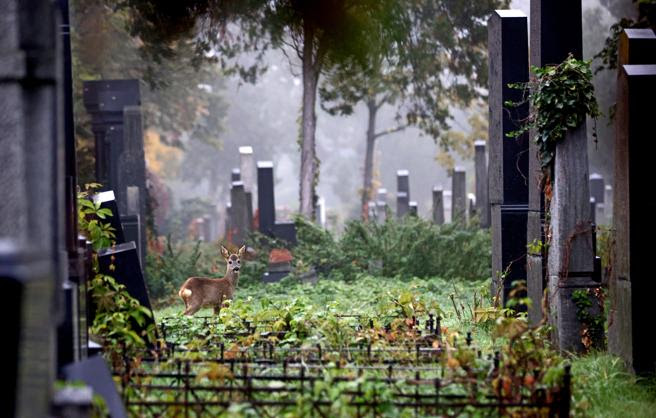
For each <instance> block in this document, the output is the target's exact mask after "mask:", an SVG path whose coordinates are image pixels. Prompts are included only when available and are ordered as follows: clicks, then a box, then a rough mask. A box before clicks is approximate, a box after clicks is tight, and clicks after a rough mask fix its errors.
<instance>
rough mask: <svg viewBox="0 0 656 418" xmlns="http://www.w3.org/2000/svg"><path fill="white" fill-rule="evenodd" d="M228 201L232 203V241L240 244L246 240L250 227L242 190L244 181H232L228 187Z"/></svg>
mask: <svg viewBox="0 0 656 418" xmlns="http://www.w3.org/2000/svg"><path fill="white" fill-rule="evenodd" d="M230 202H231V203H232V208H231V226H232V242H233V243H234V244H236V245H239V246H241V245H243V244H244V243H245V242H246V238H247V237H248V234H249V232H250V229H251V228H250V223H249V219H250V217H249V216H248V202H247V197H246V192H245V191H244V183H242V182H241V181H233V182H232V187H231V188H230Z"/></svg>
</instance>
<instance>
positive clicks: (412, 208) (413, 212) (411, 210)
mask: <svg viewBox="0 0 656 418" xmlns="http://www.w3.org/2000/svg"><path fill="white" fill-rule="evenodd" d="M408 214H409V215H410V216H414V217H415V218H416V217H417V216H419V211H418V209H417V202H415V201H414V200H413V201H411V202H410V203H408Z"/></svg>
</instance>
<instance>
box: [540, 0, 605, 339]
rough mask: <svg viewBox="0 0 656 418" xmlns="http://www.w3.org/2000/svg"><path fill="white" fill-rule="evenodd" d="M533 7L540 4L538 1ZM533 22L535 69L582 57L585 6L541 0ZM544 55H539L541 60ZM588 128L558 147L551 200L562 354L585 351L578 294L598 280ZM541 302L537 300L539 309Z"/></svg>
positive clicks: (556, 331)
mask: <svg viewBox="0 0 656 418" xmlns="http://www.w3.org/2000/svg"><path fill="white" fill-rule="evenodd" d="M534 3H535V4H537V3H538V2H537V1H536V0H534ZM539 3H540V4H539V8H537V9H536V10H535V11H534V13H533V15H534V17H535V19H536V22H535V23H534V22H533V18H532V19H531V22H532V25H533V24H535V25H537V29H536V31H535V33H534V37H535V39H534V42H535V43H534V44H535V45H537V46H538V48H539V50H538V51H535V52H534V53H535V54H536V56H537V57H539V61H534V63H535V64H538V63H539V64H540V65H546V64H558V63H560V62H562V61H563V60H564V59H565V58H566V57H567V55H568V54H570V53H571V54H572V55H573V56H574V57H575V58H577V59H581V58H582V42H581V39H582V38H581V31H582V29H581V27H582V22H581V2H574V3H572V2H570V1H565V0H558V1H554V0H542V1H540V2H539ZM538 54H539V55H538ZM586 132H587V131H586V125H585V123H583V124H582V126H580V127H578V128H576V129H571V130H569V131H568V132H567V133H566V134H565V138H563V140H562V141H561V142H559V143H558V144H557V145H556V152H555V156H554V162H553V177H554V178H555V180H554V182H553V184H552V185H551V186H552V198H551V210H550V213H551V224H550V231H551V234H552V235H551V241H550V246H549V256H548V261H547V263H548V274H549V275H548V277H547V282H548V290H549V305H550V308H549V314H550V315H549V322H550V324H551V325H552V327H553V333H552V337H553V339H554V342H555V346H556V347H557V348H558V349H560V350H562V351H571V352H579V351H582V350H583V349H584V346H583V343H582V338H581V323H580V321H579V320H578V318H577V317H578V316H580V314H577V311H578V308H577V306H576V304H575V303H574V300H573V295H575V294H576V292H580V291H586V292H592V291H593V290H594V289H595V288H597V287H599V284H598V283H596V282H595V281H594V248H593V232H592V224H591V219H590V191H589V190H590V189H589V181H588V178H589V177H588V175H589V173H588V150H587V133H586ZM536 302H537V301H536V300H534V301H533V303H534V304H535V303H536ZM590 303H591V307H590V308H589V309H588V313H590V314H591V315H596V314H598V313H599V309H600V307H599V306H598V303H597V299H596V298H594V297H591V298H590Z"/></svg>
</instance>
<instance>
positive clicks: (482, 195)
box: [474, 141, 490, 228]
mask: <svg viewBox="0 0 656 418" xmlns="http://www.w3.org/2000/svg"><path fill="white" fill-rule="evenodd" d="M485 147H486V143H485V141H476V142H474V166H475V171H476V214H477V215H478V220H479V222H480V224H481V228H489V227H490V200H489V199H488V193H487V187H488V181H487V156H486V155H485Z"/></svg>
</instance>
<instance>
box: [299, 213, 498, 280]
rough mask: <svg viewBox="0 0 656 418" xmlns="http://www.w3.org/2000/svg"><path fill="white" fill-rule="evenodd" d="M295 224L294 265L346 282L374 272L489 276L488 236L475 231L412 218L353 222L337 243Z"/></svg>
mask: <svg viewBox="0 0 656 418" xmlns="http://www.w3.org/2000/svg"><path fill="white" fill-rule="evenodd" d="M296 224H297V234H298V238H299V245H298V247H297V248H296V249H295V250H294V255H295V262H296V263H297V264H298V263H302V264H304V265H308V264H309V265H313V266H315V267H316V268H317V270H318V271H319V272H320V273H324V274H325V273H330V275H331V277H338V278H350V277H353V276H354V275H356V274H358V273H363V272H366V271H369V270H371V269H372V268H374V269H375V268H377V267H380V268H382V272H381V274H382V275H383V276H386V277H393V276H401V277H415V276H416V277H430V276H441V277H460V278H464V279H475V278H487V277H490V257H491V247H490V235H489V232H488V231H487V230H481V229H479V228H477V227H464V226H461V225H457V224H445V225H435V224H433V223H431V222H428V221H425V220H422V219H420V218H416V217H406V218H404V219H402V220H400V221H397V220H395V219H389V220H388V221H387V222H385V223H384V224H382V225H378V224H375V223H365V222H362V221H352V222H349V223H348V224H347V225H346V229H345V231H344V234H343V236H342V237H341V239H339V240H337V239H335V238H334V237H333V236H332V234H330V233H329V232H328V231H325V230H323V229H321V228H318V227H317V226H315V225H314V224H312V223H310V222H307V221H306V220H304V219H303V218H298V219H297V220H296ZM377 261H378V264H380V263H381V262H382V267H381V266H376V262H377Z"/></svg>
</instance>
